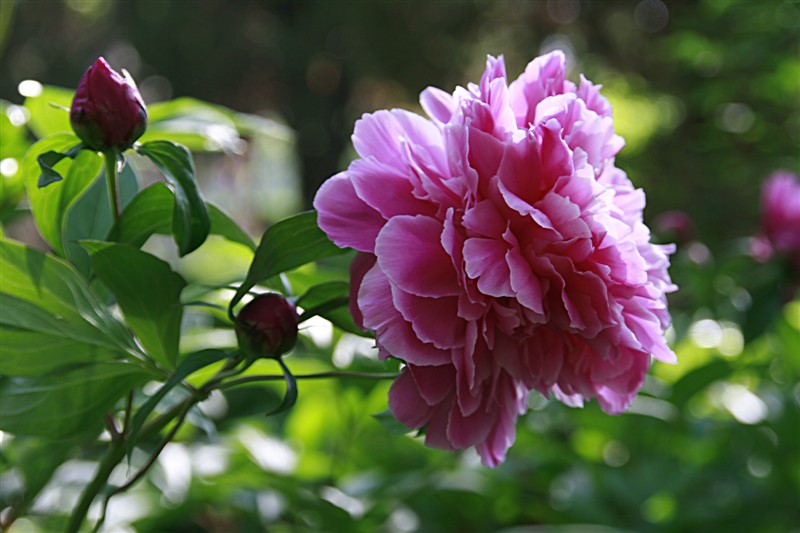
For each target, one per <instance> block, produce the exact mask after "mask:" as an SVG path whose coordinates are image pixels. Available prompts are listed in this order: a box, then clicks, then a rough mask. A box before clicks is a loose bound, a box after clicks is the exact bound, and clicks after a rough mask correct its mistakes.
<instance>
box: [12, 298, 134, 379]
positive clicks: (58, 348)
mask: <svg viewBox="0 0 800 533" xmlns="http://www.w3.org/2000/svg"><path fill="white" fill-rule="evenodd" d="M4 304H5V302H4ZM72 329H73V330H74V328H72ZM70 333H74V331H71V330H70V329H68V330H67V331H58V330H53V331H51V332H50V333H44V332H40V331H34V330H26V329H16V328H9V327H8V326H7V325H3V326H0V344H2V347H3V349H2V359H0V374H3V375H6V376H11V377H24V376H28V377H33V376H41V375H44V374H47V373H48V372H53V371H56V370H58V369H60V368H64V367H69V366H75V365H79V364H87V363H98V362H108V361H113V360H115V359H120V358H121V357H122V356H124V353H123V352H121V351H120V350H118V349H113V348H109V347H106V346H98V345H97V344H91V343H87V342H82V341H81V340H76V339H74V338H70V337H68V336H66V334H70Z"/></svg>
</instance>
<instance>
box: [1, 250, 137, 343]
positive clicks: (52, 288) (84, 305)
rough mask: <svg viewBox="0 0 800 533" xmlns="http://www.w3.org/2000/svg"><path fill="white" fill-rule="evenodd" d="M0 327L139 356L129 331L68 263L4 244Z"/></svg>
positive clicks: (50, 256) (47, 255)
mask: <svg viewBox="0 0 800 533" xmlns="http://www.w3.org/2000/svg"><path fill="white" fill-rule="evenodd" d="M0 272H2V276H0V297H2V305H0V323H2V324H5V325H8V326H14V327H16V328H22V329H28V330H33V331H40V332H42V333H46V334H56V335H60V336H62V337H65V338H68V339H72V340H76V341H80V342H84V343H88V344H93V345H96V346H103V347H107V348H117V349H120V350H122V351H125V352H128V353H137V352H138V350H137V348H136V347H135V345H134V344H133V339H132V338H131V336H130V333H129V332H128V331H127V329H126V328H125V327H124V326H123V325H122V324H121V323H120V322H119V321H118V320H116V319H115V318H114V317H113V316H111V314H109V313H108V311H107V310H106V309H105V307H104V306H103V305H102V304H100V302H99V301H98V300H97V298H96V297H95V296H94V295H93V294H92V292H91V291H90V290H89V287H88V285H87V284H86V281H85V280H84V279H83V278H82V277H81V275H80V274H78V273H77V272H76V271H75V269H74V268H73V267H72V266H71V265H69V264H68V263H66V262H64V261H62V260H60V259H58V258H56V257H54V256H52V255H49V254H44V253H42V252H39V251H37V250H34V249H32V248H28V247H26V246H24V245H22V244H19V243H15V242H12V241H7V240H0Z"/></svg>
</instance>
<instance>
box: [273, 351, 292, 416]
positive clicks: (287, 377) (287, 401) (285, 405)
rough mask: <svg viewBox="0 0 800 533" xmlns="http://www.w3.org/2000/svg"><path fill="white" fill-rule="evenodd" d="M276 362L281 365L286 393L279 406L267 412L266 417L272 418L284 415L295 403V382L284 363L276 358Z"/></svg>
mask: <svg viewBox="0 0 800 533" xmlns="http://www.w3.org/2000/svg"><path fill="white" fill-rule="evenodd" d="M276 361H278V364H279V365H281V371H282V372H283V379H284V381H285V382H286V392H285V393H284V395H283V400H281V403H280V405H278V406H277V407H276V408H275V409H273V410H271V411H269V412H268V413H267V414H266V416H274V415H279V414H281V413H284V412H286V411H288V410H289V409H291V408H292V407H294V404H296V403H297V380H296V379H295V377H294V375H293V374H292V373H291V372H290V371H289V367H287V366H286V363H284V362H283V359H281V358H280V357H278V358H277V359H276Z"/></svg>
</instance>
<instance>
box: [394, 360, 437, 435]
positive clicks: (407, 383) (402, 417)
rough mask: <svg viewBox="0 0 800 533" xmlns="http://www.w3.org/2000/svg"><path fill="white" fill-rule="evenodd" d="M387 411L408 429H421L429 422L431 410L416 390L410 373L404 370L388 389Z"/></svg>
mask: <svg viewBox="0 0 800 533" xmlns="http://www.w3.org/2000/svg"><path fill="white" fill-rule="evenodd" d="M389 410H390V411H391V412H392V414H393V415H394V417H395V418H397V420H399V421H400V422H402V423H403V424H404V425H406V426H407V427H409V428H413V429H416V428H421V427H422V426H424V425H425V424H426V423H427V422H428V420H430V417H431V414H432V412H433V409H432V408H431V407H430V406H429V405H428V404H427V403H426V402H425V400H424V399H423V398H422V396H421V395H420V393H419V390H417V384H416V382H415V381H414V378H413V377H412V376H411V372H410V371H409V370H408V369H407V368H404V369H403V371H402V372H400V377H398V378H397V379H396V380H395V381H394V383H392V388H391V389H389Z"/></svg>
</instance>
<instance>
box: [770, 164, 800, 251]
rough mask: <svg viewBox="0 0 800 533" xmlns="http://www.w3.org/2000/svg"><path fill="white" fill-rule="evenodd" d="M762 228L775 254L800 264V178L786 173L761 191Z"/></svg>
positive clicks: (772, 178)
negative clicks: (781, 254)
mask: <svg viewBox="0 0 800 533" xmlns="http://www.w3.org/2000/svg"><path fill="white" fill-rule="evenodd" d="M761 225H762V228H763V231H764V233H765V234H766V237H767V239H768V240H769V242H770V243H771V244H772V247H773V248H774V249H775V251H777V252H779V253H784V254H787V255H790V256H795V258H796V259H797V260H798V263H799V264H800V179H798V177H797V175H795V174H793V173H792V172H789V171H787V170H781V171H778V172H775V173H774V174H772V175H771V176H770V177H769V178H768V179H767V181H766V183H764V188H763V190H762V192H761Z"/></svg>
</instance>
